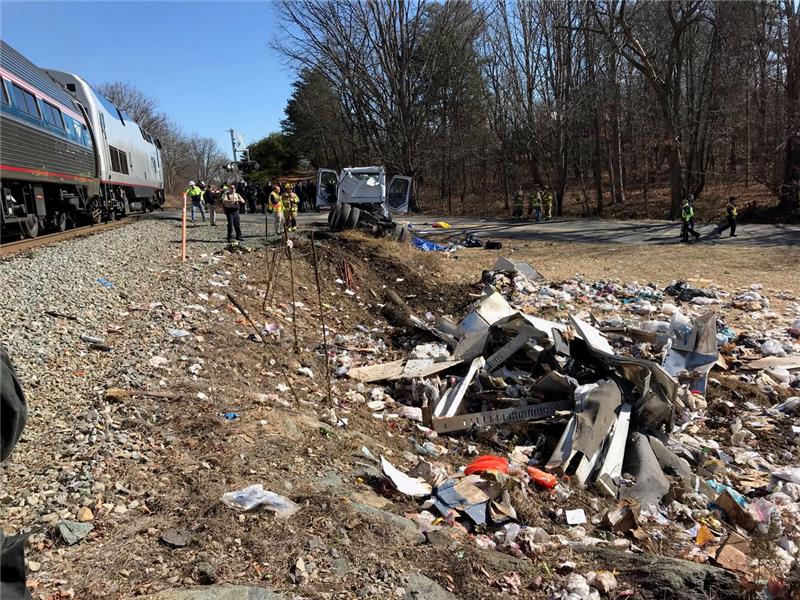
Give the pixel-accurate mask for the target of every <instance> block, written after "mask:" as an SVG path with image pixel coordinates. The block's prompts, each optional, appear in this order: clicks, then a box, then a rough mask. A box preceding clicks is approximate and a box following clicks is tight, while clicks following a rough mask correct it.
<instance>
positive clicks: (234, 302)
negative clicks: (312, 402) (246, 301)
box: [228, 292, 300, 404]
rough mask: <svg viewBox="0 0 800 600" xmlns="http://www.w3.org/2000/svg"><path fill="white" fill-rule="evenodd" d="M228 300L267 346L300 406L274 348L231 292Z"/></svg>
mask: <svg viewBox="0 0 800 600" xmlns="http://www.w3.org/2000/svg"><path fill="white" fill-rule="evenodd" d="M228 300H230V301H231V303H232V304H233V305H234V306H235V307H236V308H237V309H238V310H239V312H240V313H242V316H243V317H244V318H245V319H247V321H248V323H250V326H251V327H252V328H253V329H254V330H255V332H256V337H257V338H258V339H259V340H261V343H262V344H264V346H266V348H267V352H269V355H270V356H271V357H272V359H273V360H274V361H275V364H276V365H278V368H279V369H280V370H281V373H282V374H283V378H284V379H285V380H286V385H287V386H288V388H289V391H290V392H291V393H292V398H294V401H295V402H297V403H298V404H300V401H299V400H298V399H297V394H295V392H294V387H293V386H292V382H291V381H290V380H289V374H288V373H287V372H286V369H284V368H283V365H282V364H281V361H280V360H278V357H277V356H275V353H274V352H273V351H272V348H270V346H269V344H268V343H267V340H266V339H264V335H263V334H262V333H261V332H260V331H259V330H258V327H257V326H256V324H255V323H254V322H253V319H251V318H250V315H249V314H248V312H247V311H246V310H245V308H244V306H242V305H241V304H240V303H239V301H238V300H237V299H236V298H235V297H234V295H233V294H231V293H230V292H228Z"/></svg>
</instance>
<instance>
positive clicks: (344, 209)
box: [331, 204, 350, 231]
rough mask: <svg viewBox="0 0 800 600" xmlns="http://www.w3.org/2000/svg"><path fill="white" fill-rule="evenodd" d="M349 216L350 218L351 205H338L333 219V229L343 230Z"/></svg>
mask: <svg viewBox="0 0 800 600" xmlns="http://www.w3.org/2000/svg"><path fill="white" fill-rule="evenodd" d="M348 218H350V205H349V204H340V205H339V206H337V207H336V212H335V213H334V215H333V219H332V220H331V230H332V231H341V230H342V229H343V228H344V226H345V223H347V219H348Z"/></svg>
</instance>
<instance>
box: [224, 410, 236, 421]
mask: <svg viewBox="0 0 800 600" xmlns="http://www.w3.org/2000/svg"><path fill="white" fill-rule="evenodd" d="M222 416H223V417H224V418H225V419H226V420H228V421H235V420H236V419H238V418H239V413H236V412H226V413H222Z"/></svg>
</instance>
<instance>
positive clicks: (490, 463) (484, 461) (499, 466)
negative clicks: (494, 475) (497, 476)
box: [464, 455, 508, 475]
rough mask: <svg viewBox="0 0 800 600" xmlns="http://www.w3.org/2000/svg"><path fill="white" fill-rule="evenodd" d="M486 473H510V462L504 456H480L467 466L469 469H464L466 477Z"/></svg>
mask: <svg viewBox="0 0 800 600" xmlns="http://www.w3.org/2000/svg"><path fill="white" fill-rule="evenodd" d="M486 471H497V472H498V473H508V460H507V459H505V458H503V457H502V456H491V455H484V456H479V457H478V458H476V459H475V460H473V461H472V462H471V463H469V464H468V465H467V468H466V469H464V475H472V474H473V473H483V472H486Z"/></svg>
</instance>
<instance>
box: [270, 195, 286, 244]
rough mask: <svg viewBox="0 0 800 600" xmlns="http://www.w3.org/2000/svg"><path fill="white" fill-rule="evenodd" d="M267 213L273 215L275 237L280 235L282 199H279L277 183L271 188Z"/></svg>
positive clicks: (281, 229) (281, 227)
mask: <svg viewBox="0 0 800 600" xmlns="http://www.w3.org/2000/svg"><path fill="white" fill-rule="evenodd" d="M269 211H270V212H271V213H272V215H273V223H275V235H281V234H282V233H283V199H282V198H281V186H280V185H278V184H277V183H276V184H275V185H273V186H272V192H271V193H270V195H269Z"/></svg>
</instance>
